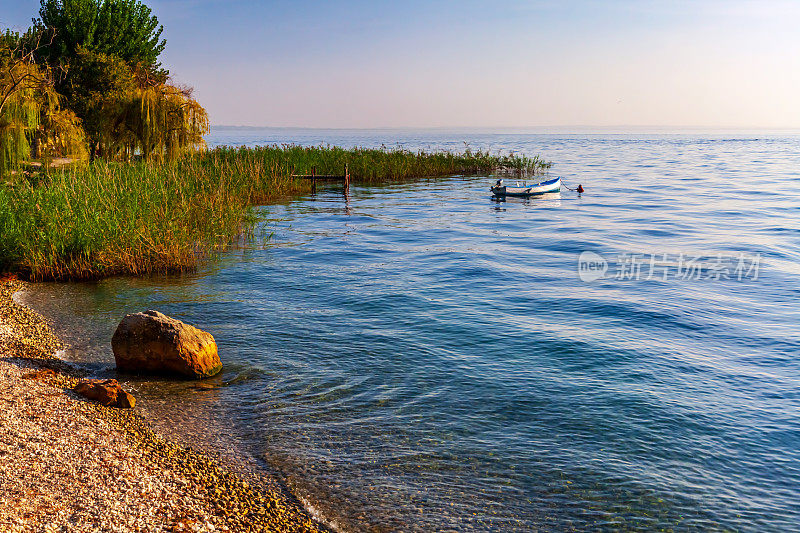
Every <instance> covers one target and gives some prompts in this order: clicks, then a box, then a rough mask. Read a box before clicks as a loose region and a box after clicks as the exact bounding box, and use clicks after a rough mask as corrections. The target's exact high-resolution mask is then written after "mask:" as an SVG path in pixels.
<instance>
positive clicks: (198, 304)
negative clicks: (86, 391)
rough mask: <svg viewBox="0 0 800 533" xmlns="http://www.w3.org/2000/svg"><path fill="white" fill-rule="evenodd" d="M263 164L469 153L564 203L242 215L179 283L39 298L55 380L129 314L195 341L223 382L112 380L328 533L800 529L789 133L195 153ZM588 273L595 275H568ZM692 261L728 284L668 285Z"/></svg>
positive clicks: (361, 134)
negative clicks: (256, 218) (501, 163)
mask: <svg viewBox="0 0 800 533" xmlns="http://www.w3.org/2000/svg"><path fill="white" fill-rule="evenodd" d="M272 142H300V143H304V144H320V143H330V144H338V145H368V146H381V145H382V144H383V145H386V146H389V147H393V146H396V145H398V144H399V145H401V146H403V147H405V148H409V149H417V148H426V149H461V148H463V147H464V143H465V142H466V143H467V144H468V145H469V146H470V147H471V148H473V149H474V148H488V149H491V150H492V151H496V150H502V151H506V152H508V151H518V152H524V153H528V154H531V155H534V154H541V155H542V156H544V157H545V158H547V159H549V160H552V161H553V162H554V167H553V169H552V171H551V174H552V175H561V176H564V178H565V179H566V181H567V183H568V184H569V185H570V186H572V187H574V186H575V185H577V184H578V183H581V184H583V186H584V187H585V188H586V192H585V193H584V194H582V195H577V194H576V193H574V192H569V191H564V192H562V193H561V194H560V195H558V194H557V195H550V196H548V197H545V198H539V199H532V200H516V201H513V200H509V201H506V202H498V201H494V200H492V199H491V198H490V195H489V194H488V186H489V184H490V183H491V182H492V181H493V179H494V178H492V177H487V176H469V177H459V176H456V177H450V178H445V179H437V180H422V181H418V182H412V183H398V184H391V185H385V186H368V187H367V186H358V185H354V186H352V187H351V188H350V191H349V195H347V196H345V195H344V194H343V192H342V190H341V188H340V186H337V185H330V186H326V187H324V188H322V189H321V190H319V191H318V192H317V194H316V195H313V196H307V197H302V198H297V199H294V200H292V201H289V202H287V203H284V204H281V205H275V206H268V207H263V208H261V212H262V214H263V217H264V222H263V224H262V227H261V229H260V231H259V236H258V238H257V241H256V242H255V243H253V244H252V245H250V246H247V247H244V248H242V249H236V250H233V251H231V252H229V253H226V254H223V255H222V256H221V257H218V258H215V259H213V260H212V261H210V262H209V263H207V264H206V265H205V266H203V268H202V269H201V270H200V271H199V272H197V273H195V274H192V275H186V276H180V277H175V276H170V277H156V278H151V279H127V278H123V279H113V280H105V281H102V282H98V283H92V284H69V285H56V286H52V285H42V286H39V287H37V288H36V289H35V290H34V291H33V292H31V293H29V294H28V295H26V297H25V300H26V301H28V302H29V303H30V304H31V305H33V306H34V307H36V308H38V309H41V310H43V311H44V312H45V313H46V314H48V315H50V316H52V317H53V318H54V319H55V320H56V322H57V327H58V328H60V330H61V332H62V334H63V335H65V336H66V337H67V338H68V340H70V342H72V344H73V348H72V349H71V350H69V351H68V352H67V353H66V354H65V357H66V358H68V359H72V360H74V361H78V362H81V363H82V364H85V365H86V366H87V367H89V368H93V369H94V370H95V371H96V372H98V373H106V374H107V373H111V372H113V370H111V367H112V366H113V357H112V355H111V352H110V348H109V346H108V341H109V339H110V337H111V333H112V332H113V330H114V327H115V326H116V324H117V322H118V321H119V319H120V318H121V317H122V316H123V315H124V314H125V313H128V312H134V311H139V310H144V309H146V308H155V309H158V310H160V311H163V312H165V313H167V314H170V315H174V316H177V317H179V318H181V319H183V320H186V321H188V322H190V323H193V324H196V325H198V326H200V327H202V328H204V329H206V330H208V331H210V332H211V333H213V334H214V336H215V337H216V339H217V342H218V344H219V347H220V352H221V355H222V359H223V362H224V364H225V367H226V369H225V371H224V372H223V373H222V374H221V375H220V376H218V377H216V378H214V379H212V380H210V381H209V382H208V385H207V386H204V387H199V388H198V387H196V386H195V385H193V384H189V385H186V384H181V383H174V382H168V381H167V382H165V381H161V380H154V381H143V380H130V379H129V378H125V379H126V380H128V383H129V385H130V386H132V387H134V388H135V389H136V390H137V392H138V394H139V395H140V397H141V398H142V400H140V404H141V405H142V408H143V409H144V410H145V412H147V413H148V414H149V415H150V416H152V417H153V418H154V419H155V420H157V421H160V422H157V425H158V424H161V426H162V427H163V428H171V429H174V430H175V431H176V433H177V434H178V435H184V437H185V438H187V439H188V440H189V441H191V442H193V443H194V444H196V445H198V446H205V447H206V449H211V450H212V451H213V450H216V451H219V452H220V453H221V454H222V455H226V457H239V458H248V459H247V460H249V461H251V462H253V463H254V464H256V467H257V468H263V469H265V470H267V471H269V472H271V473H273V474H274V475H276V476H278V477H279V478H280V479H281V480H282V481H283V482H284V483H285V484H286V485H287V486H288V487H289V488H290V489H291V490H292V491H293V492H294V493H295V494H296V495H297V496H298V497H299V498H301V499H302V500H303V501H304V502H305V503H306V504H307V505H308V506H309V508H313V509H314V510H315V512H318V513H319V514H320V515H321V516H322V517H323V518H324V519H325V520H326V521H328V522H329V523H331V524H333V525H334V526H335V527H336V528H337V529H340V530H343V531H395V530H403V531H441V530H455V531H487V530H502V531H531V530H537V529H538V530H543V531H563V530H597V529H608V530H628V529H634V530H656V529H665V530H725V529H727V530H736V531H789V530H798V529H800V528H798V525H799V524H800V332H798V326H799V325H800V135H797V134H789V133H777V134H776V133H763V132H761V133H759V132H748V133H705V134H701V133H691V132H690V133H682V134H665V133H660V134H645V133H635V134H609V133H600V134H586V133H582V134H575V135H570V134H535V133H524V132H522V133H510V132H506V133H502V132H500V133H493V134H481V133H470V132H444V131H424V132H415V131H408V130H402V131H389V130H386V131H358V130H352V131H335V130H326V131H315V130H224V129H223V130H215V131H214V132H212V135H211V136H210V138H209V144H211V145H218V144H232V143H234V144H239V143H245V144H265V143H272ZM584 251H592V252H595V253H597V254H600V255H601V256H602V258H604V259H606V260H607V261H608V270H607V272H606V275H605V276H603V277H602V278H601V279H597V280H594V281H582V280H581V278H580V277H579V275H578V257H579V255H580V254H581V253H582V252H584ZM620 254H628V255H620ZM630 254H640V255H638V256H636V257H639V258H640V259H641V260H642V261H643V262H644V263H645V266H644V267H642V265H641V264H640V268H642V270H641V271H640V275H639V276H638V279H637V276H632V275H630V271H628V274H627V275H625V272H626V271H625V264H626V259H625V258H626V257H628V258H630V257H631V256H630ZM652 254H655V256H656V257H657V258H658V259H659V263H657V264H658V265H660V266H661V268H660V269H659V270H657V272H656V274H655V275H647V274H648V273H649V263H648V262H649V260H650V259H651V256H652ZM664 254H666V257H665V255H664ZM681 254H683V255H681ZM693 257H700V258H701V262H702V263H703V264H705V265H708V264H710V263H711V262H713V260H714V259H715V258H716V259H721V260H722V262H723V263H724V264H725V265H726V268H728V267H729V269H728V270H727V271H726V272H727V274H729V275H728V276H727V277H728V278H729V279H713V277H711V276H706V275H705V273H703V275H701V276H700V278H701V279H695V278H696V276H694V277H693V276H683V277H685V278H689V279H683V278H682V277H680V276H679V270H678V269H679V268H681V266H682V265H684V264H685V263H684V259H686V260H688V259H690V258H693ZM742 258H744V259H742ZM739 259H742V260H743V261H744V264H745V266H746V267H747V269H746V270H741V269H740V270H739V271H738V272H737V270H736V269H737V266H738V261H739ZM755 266H757V272H756V270H755V268H754V267H755ZM663 272H667V279H666V280H665V279H664V278H663V275H662V274H663ZM617 274H620V276H619V277H621V278H623V279H616V277H617ZM721 277H723V278H724V277H726V276H721ZM631 278H632V279H631ZM740 278H741V279H740ZM186 436H188V437H186ZM201 443H202V444H201ZM242 460H245V459H242Z"/></svg>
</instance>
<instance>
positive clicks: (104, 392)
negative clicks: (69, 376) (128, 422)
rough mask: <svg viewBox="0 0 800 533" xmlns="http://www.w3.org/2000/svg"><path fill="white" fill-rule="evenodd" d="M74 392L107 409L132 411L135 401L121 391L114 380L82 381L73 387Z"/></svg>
mask: <svg viewBox="0 0 800 533" xmlns="http://www.w3.org/2000/svg"><path fill="white" fill-rule="evenodd" d="M75 392H77V393H78V394H80V395H81V396H83V397H85V398H89V399H90V400H94V401H96V402H99V403H101V404H102V405H105V406H108V407H120V408H122V409H133V406H134V405H136V399H135V398H134V397H133V396H132V395H131V394H130V393H128V392H126V391H124V390H122V387H120V385H119V383H117V380H116V379H84V380H81V381H80V382H79V383H78V384H77V385H75Z"/></svg>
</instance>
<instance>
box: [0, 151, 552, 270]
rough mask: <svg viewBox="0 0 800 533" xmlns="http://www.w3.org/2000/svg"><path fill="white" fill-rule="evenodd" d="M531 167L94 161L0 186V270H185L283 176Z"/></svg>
mask: <svg viewBox="0 0 800 533" xmlns="http://www.w3.org/2000/svg"><path fill="white" fill-rule="evenodd" d="M548 166H549V165H548V164H547V163H544V162H543V161H541V160H540V159H538V158H522V157H512V156H500V155H490V154H488V153H485V152H469V151H467V152H464V153H460V154H457V153H448V152H434V153H427V152H409V151H405V150H368V149H361V148H356V149H351V150H344V149H341V148H336V147H314V148H307V147H300V146H295V145H284V146H270V147H261V148H253V149H246V148H238V149H234V148H218V149H215V150H211V151H208V152H204V153H202V154H197V155H195V156H192V157H189V158H186V159H184V160H182V161H178V162H173V163H163V164H148V163H125V164H123V163H105V162H95V163H93V164H91V165H88V166H84V167H83V168H73V169H65V170H61V171H55V172H51V173H50V174H48V175H46V176H37V177H34V178H26V179H19V180H18V181H17V182H16V183H14V184H11V185H8V184H7V185H0V272H13V273H17V274H20V275H22V276H23V277H26V278H29V279H32V280H45V279H60V280H63V279H93V278H100V277H104V276H111V275H117V274H146V273H155V272H174V271H186V270H192V269H194V268H195V267H196V266H197V264H198V261H200V260H201V259H202V258H203V257H204V256H205V255H207V254H209V253H214V252H215V251H219V250H222V249H225V248H226V247H227V246H229V245H230V244H231V243H232V242H233V241H235V240H236V239H239V238H242V237H243V236H244V237H247V236H248V235H251V234H252V230H253V228H254V226H255V223H256V220H257V219H256V216H255V212H254V210H253V208H252V206H254V205H260V204H262V205H263V204H266V203H270V202H274V201H276V200H278V199H280V198H285V197H288V196H291V195H296V194H300V193H304V192H307V191H308V190H309V187H310V184H309V183H308V182H307V181H303V180H297V179H294V178H293V177H292V174H307V173H310V172H311V169H312V168H314V169H316V172H317V174H343V173H344V169H345V167H347V168H349V170H350V174H351V176H352V179H353V181H354V182H359V181H362V182H369V183H375V182H381V181H391V180H399V179H410V178H419V177H434V176H444V175H452V174H464V173H472V172H491V171H492V170H494V169H496V168H499V167H505V168H524V169H526V170H528V171H531V172H537V171H542V170H544V169H546V168H548Z"/></svg>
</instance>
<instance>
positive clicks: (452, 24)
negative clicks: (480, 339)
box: [0, 0, 800, 129]
mask: <svg viewBox="0 0 800 533" xmlns="http://www.w3.org/2000/svg"><path fill="white" fill-rule="evenodd" d="M145 3H146V4H147V5H148V6H150V7H151V8H152V9H153V12H154V13H155V14H156V16H157V17H158V18H159V20H160V22H161V23H162V24H163V25H164V36H165V37H166V39H167V48H166V50H165V52H164V53H163V54H162V57H161V59H162V63H163V65H164V66H165V67H166V68H168V69H169V70H170V72H171V74H172V76H173V78H174V79H175V81H177V82H179V83H183V84H188V85H191V86H193V87H194V88H195V96H196V97H197V98H198V100H199V101H200V103H201V104H203V105H204V106H205V107H206V109H207V110H208V111H209V115H210V117H211V122H212V124H215V125H242V126H276V127H317V128H328V127H330V128H375V127H387V128H390V127H444V128H455V127H467V128H504V127H507V128H531V127H533V128H535V127H548V126H567V127H570V126H575V127H577V126H581V127H587V126H588V127H611V126H656V127H700V128H767V129H779V128H800V31H798V28H800V1H798V0H761V1H745V0H694V1H687V0H671V1H658V0H609V1H601V0H595V1H591V0H528V1H522V0H494V1H477V0H460V1H456V0H428V1H418V0H405V1H403V2H384V1H380V0H371V1H361V0H358V1H356V0H352V1H342V2H334V1H330V0H329V1H309V0H293V1H268V0H267V1H250V0H241V1H237V0H147V1H145ZM38 7H39V3H38V2H37V1H34V0H0V27H12V28H20V29H21V28H25V27H27V26H28V25H29V21H30V19H31V18H32V17H34V16H36V14H37V11H38Z"/></svg>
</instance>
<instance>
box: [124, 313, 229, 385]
mask: <svg viewBox="0 0 800 533" xmlns="http://www.w3.org/2000/svg"><path fill="white" fill-rule="evenodd" d="M111 348H112V349H113V350H114V359H115V360H116V362H117V368H118V369H119V370H121V371H124V372H133V373H148V374H167V375H178V376H185V377H190V378H195V379H199V378H205V377H209V376H213V375H214V374H216V373H217V372H219V371H220V370H222V362H220V360H219V354H218V353H217V343H216V342H215V341H214V337H213V336H212V335H211V334H210V333H208V332H205V331H202V330H200V329H197V328H196V327H194V326H190V325H188V324H184V323H183V322H181V321H180V320H177V319H174V318H170V317H168V316H166V315H164V314H162V313H159V312H158V311H152V310H150V311H145V312H144V313H134V314H130V315H126V316H125V318H123V319H122V322H120V324H119V326H117V331H115V332H114V337H113V338H112V339H111Z"/></svg>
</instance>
